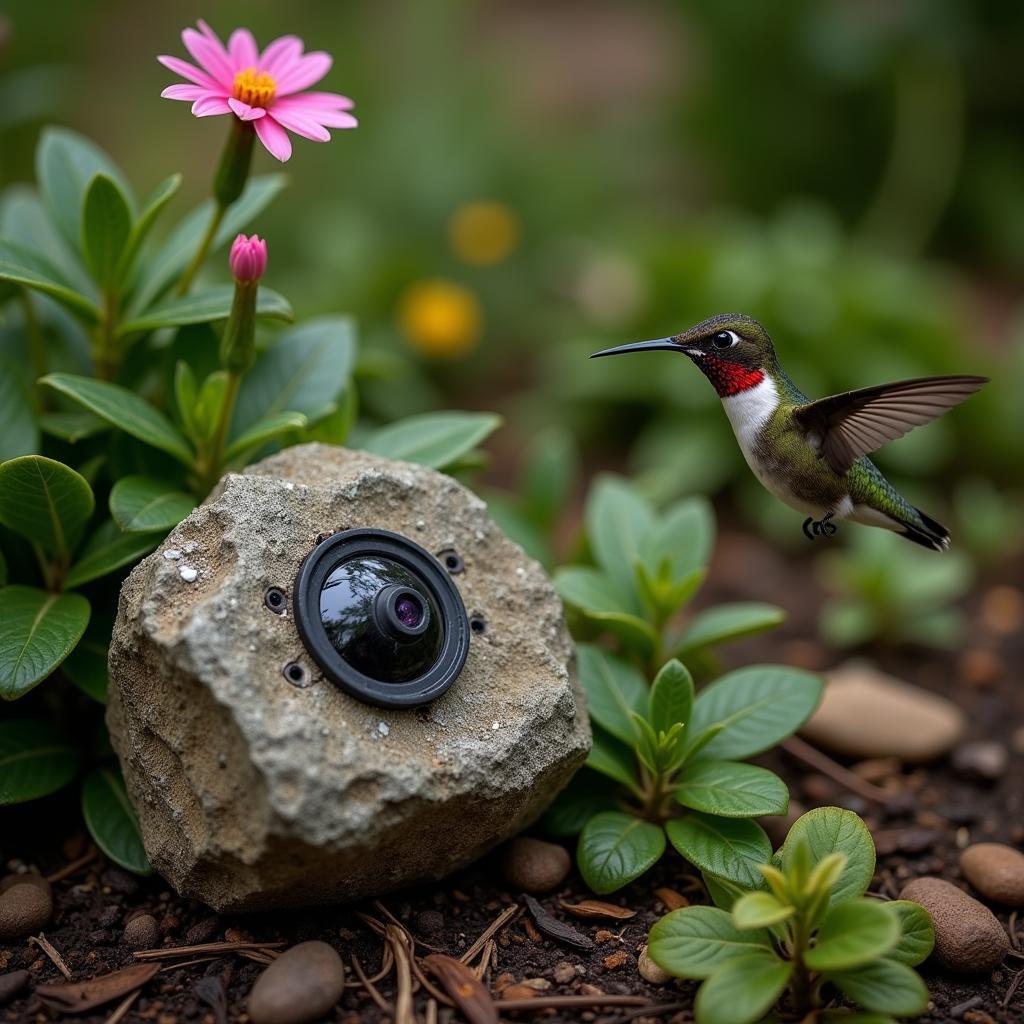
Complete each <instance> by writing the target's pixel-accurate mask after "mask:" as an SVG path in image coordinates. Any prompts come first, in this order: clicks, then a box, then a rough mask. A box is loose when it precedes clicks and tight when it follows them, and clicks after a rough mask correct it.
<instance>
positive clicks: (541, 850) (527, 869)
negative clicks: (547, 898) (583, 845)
mask: <svg viewBox="0 0 1024 1024" xmlns="http://www.w3.org/2000/svg"><path fill="white" fill-rule="evenodd" d="M570 867H572V858H571V857H570V856H569V851H568V850H566V848H565V847H564V846H558V845H556V844H555V843H546V842H544V841H543V840H542V839H533V838H531V837H530V836H519V837H518V838H516V839H513V840H512V842H510V843H508V844H507V845H506V847H505V849H504V852H503V854H502V858H501V870H502V874H503V875H504V876H505V880H506V881H507V882H508V884H509V885H511V886H512V887H513V888H516V889H521V890H522V891H523V892H532V893H540V892H550V891H551V890H552V889H556V888H557V887H558V886H560V885H561V884H562V882H564V881H565V877H566V875H568V874H569V869H570Z"/></svg>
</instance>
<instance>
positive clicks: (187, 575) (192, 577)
mask: <svg viewBox="0 0 1024 1024" xmlns="http://www.w3.org/2000/svg"><path fill="white" fill-rule="evenodd" d="M178 575H179V576H181V578H182V579H183V580H184V581H185V582H186V583H195V581H196V579H197V578H198V576H199V570H198V569H193V568H192V566H191V565H183V566H182V567H181V568H180V569H179V570H178Z"/></svg>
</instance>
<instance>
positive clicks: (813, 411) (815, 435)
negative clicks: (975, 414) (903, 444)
mask: <svg viewBox="0 0 1024 1024" xmlns="http://www.w3.org/2000/svg"><path fill="white" fill-rule="evenodd" d="M987 380H988V378H987V377H974V376H967V375H963V376H956V377H919V378H917V379H915V380H900V381H895V382H894V383H892V384H878V385H876V386H875V387H871V388H858V389H857V390H856V391H846V392H844V393H843V394H841V395H831V396H830V397H829V398H821V399H819V400H818V401H817V402H808V403H807V404H806V405H801V406H798V407H797V408H796V409H794V410H793V415H794V417H795V419H796V422H797V424H798V425H799V426H801V427H802V428H803V429H804V431H805V432H806V434H807V437H808V439H809V440H810V442H811V445H812V447H813V448H814V450H815V451H816V452H817V453H818V455H820V456H821V457H822V458H823V459H825V461H826V462H827V463H828V464H829V465H830V466H831V467H832V469H833V470H835V472H837V473H839V474H840V475H841V476H842V475H845V474H846V473H848V472H849V471H850V467H851V466H852V465H853V464H854V462H855V461H856V460H857V459H859V458H860V457H861V456H862V455H867V454H868V453H869V452H873V451H876V450H877V449H878V448H881V447H882V445H884V444H886V443H887V442H889V441H895V440H896V438H897V437H902V436H903V435H904V434H906V433H907V432H908V431H910V430H913V429H914V427H918V426H920V425H921V424H922V423H928V422H929V421H930V420H934V419H937V418H938V417H939V416H941V415H942V414H943V413H945V412H948V411H949V410H950V409H952V408H953V406H954V405H959V404H960V403H961V402H962V401H964V399H965V398H969V397H970V396H971V395H973V394H974V392H975V391H977V390H978V388H980V387H981V385H982V384H984V383H985V382H986V381H987Z"/></svg>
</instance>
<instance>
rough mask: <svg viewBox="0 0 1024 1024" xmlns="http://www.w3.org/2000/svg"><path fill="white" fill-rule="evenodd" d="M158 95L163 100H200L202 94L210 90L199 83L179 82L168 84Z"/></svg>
mask: <svg viewBox="0 0 1024 1024" xmlns="http://www.w3.org/2000/svg"><path fill="white" fill-rule="evenodd" d="M160 95H161V96H162V97H163V98H164V99H165V100H189V101H191V100H201V99H202V98H203V97H204V96H209V95H210V90H209V89H206V88H204V87H203V86H201V85H184V84H183V83H181V82H179V83H178V84H177V85H169V86H167V88H166V89H164V91H163V92H162V93H160Z"/></svg>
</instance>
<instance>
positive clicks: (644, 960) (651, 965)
mask: <svg viewBox="0 0 1024 1024" xmlns="http://www.w3.org/2000/svg"><path fill="white" fill-rule="evenodd" d="M637 968H638V969H639V971H640V977H641V978H643V979H644V981H649V982H650V983H651V984H652V985H667V984H668V983H669V982H670V981H671V980H672V975H671V974H669V973H668V971H666V970H664V969H663V968H661V967H659V966H658V965H657V964H656V963H655V962H654V961H653V960H652V959H651V958H650V957H649V956H648V955H647V947H646V946H644V947H643V949H641V950H640V959H639V961H638V962H637Z"/></svg>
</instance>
